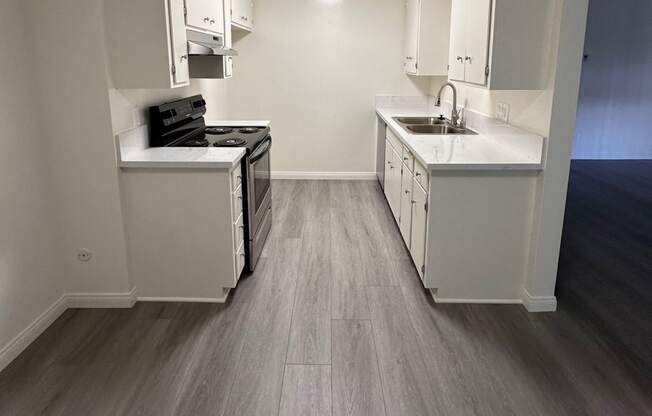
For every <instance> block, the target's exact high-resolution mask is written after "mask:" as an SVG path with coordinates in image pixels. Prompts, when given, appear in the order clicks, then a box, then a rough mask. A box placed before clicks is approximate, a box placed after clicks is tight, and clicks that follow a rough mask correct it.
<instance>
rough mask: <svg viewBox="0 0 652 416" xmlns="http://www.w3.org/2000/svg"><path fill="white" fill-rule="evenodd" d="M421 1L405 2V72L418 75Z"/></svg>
mask: <svg viewBox="0 0 652 416" xmlns="http://www.w3.org/2000/svg"><path fill="white" fill-rule="evenodd" d="M420 5H421V0H407V1H406V2H405V39H404V41H405V44H404V53H405V57H404V60H405V72H407V73H408V74H416V73H417V67H418V64H417V61H418V58H419V57H418V56H417V55H418V50H419V13H420Z"/></svg>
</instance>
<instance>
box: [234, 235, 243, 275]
mask: <svg viewBox="0 0 652 416" xmlns="http://www.w3.org/2000/svg"><path fill="white" fill-rule="evenodd" d="M244 266H245V252H244V243H242V244H240V247H238V249H237V250H236V252H235V280H236V282H237V281H238V280H240V275H242V270H244Z"/></svg>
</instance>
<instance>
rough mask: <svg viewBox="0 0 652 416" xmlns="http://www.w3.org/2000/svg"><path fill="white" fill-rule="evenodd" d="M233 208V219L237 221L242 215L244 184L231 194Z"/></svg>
mask: <svg viewBox="0 0 652 416" xmlns="http://www.w3.org/2000/svg"><path fill="white" fill-rule="evenodd" d="M231 209H232V210H233V220H234V222H235V221H237V219H238V217H239V216H241V215H242V185H240V186H239V187H238V189H236V190H235V192H233V194H232V195H231Z"/></svg>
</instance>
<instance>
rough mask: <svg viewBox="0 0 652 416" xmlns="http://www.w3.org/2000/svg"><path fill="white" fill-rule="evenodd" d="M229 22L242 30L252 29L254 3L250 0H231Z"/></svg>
mask: <svg viewBox="0 0 652 416" xmlns="http://www.w3.org/2000/svg"><path fill="white" fill-rule="evenodd" d="M231 21H232V22H233V23H235V24H236V25H238V26H240V27H242V28H245V29H253V27H254V2H253V1H252V0H233V4H232V5H231Z"/></svg>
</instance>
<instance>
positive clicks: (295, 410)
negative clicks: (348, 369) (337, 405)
mask: <svg viewBox="0 0 652 416" xmlns="http://www.w3.org/2000/svg"><path fill="white" fill-rule="evenodd" d="M279 415H281V416H295V415H311V416H330V415H331V367H330V366H329V365H287V366H286V367H285V377H284V379H283V395H282V398H281V406H280V411H279Z"/></svg>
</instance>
